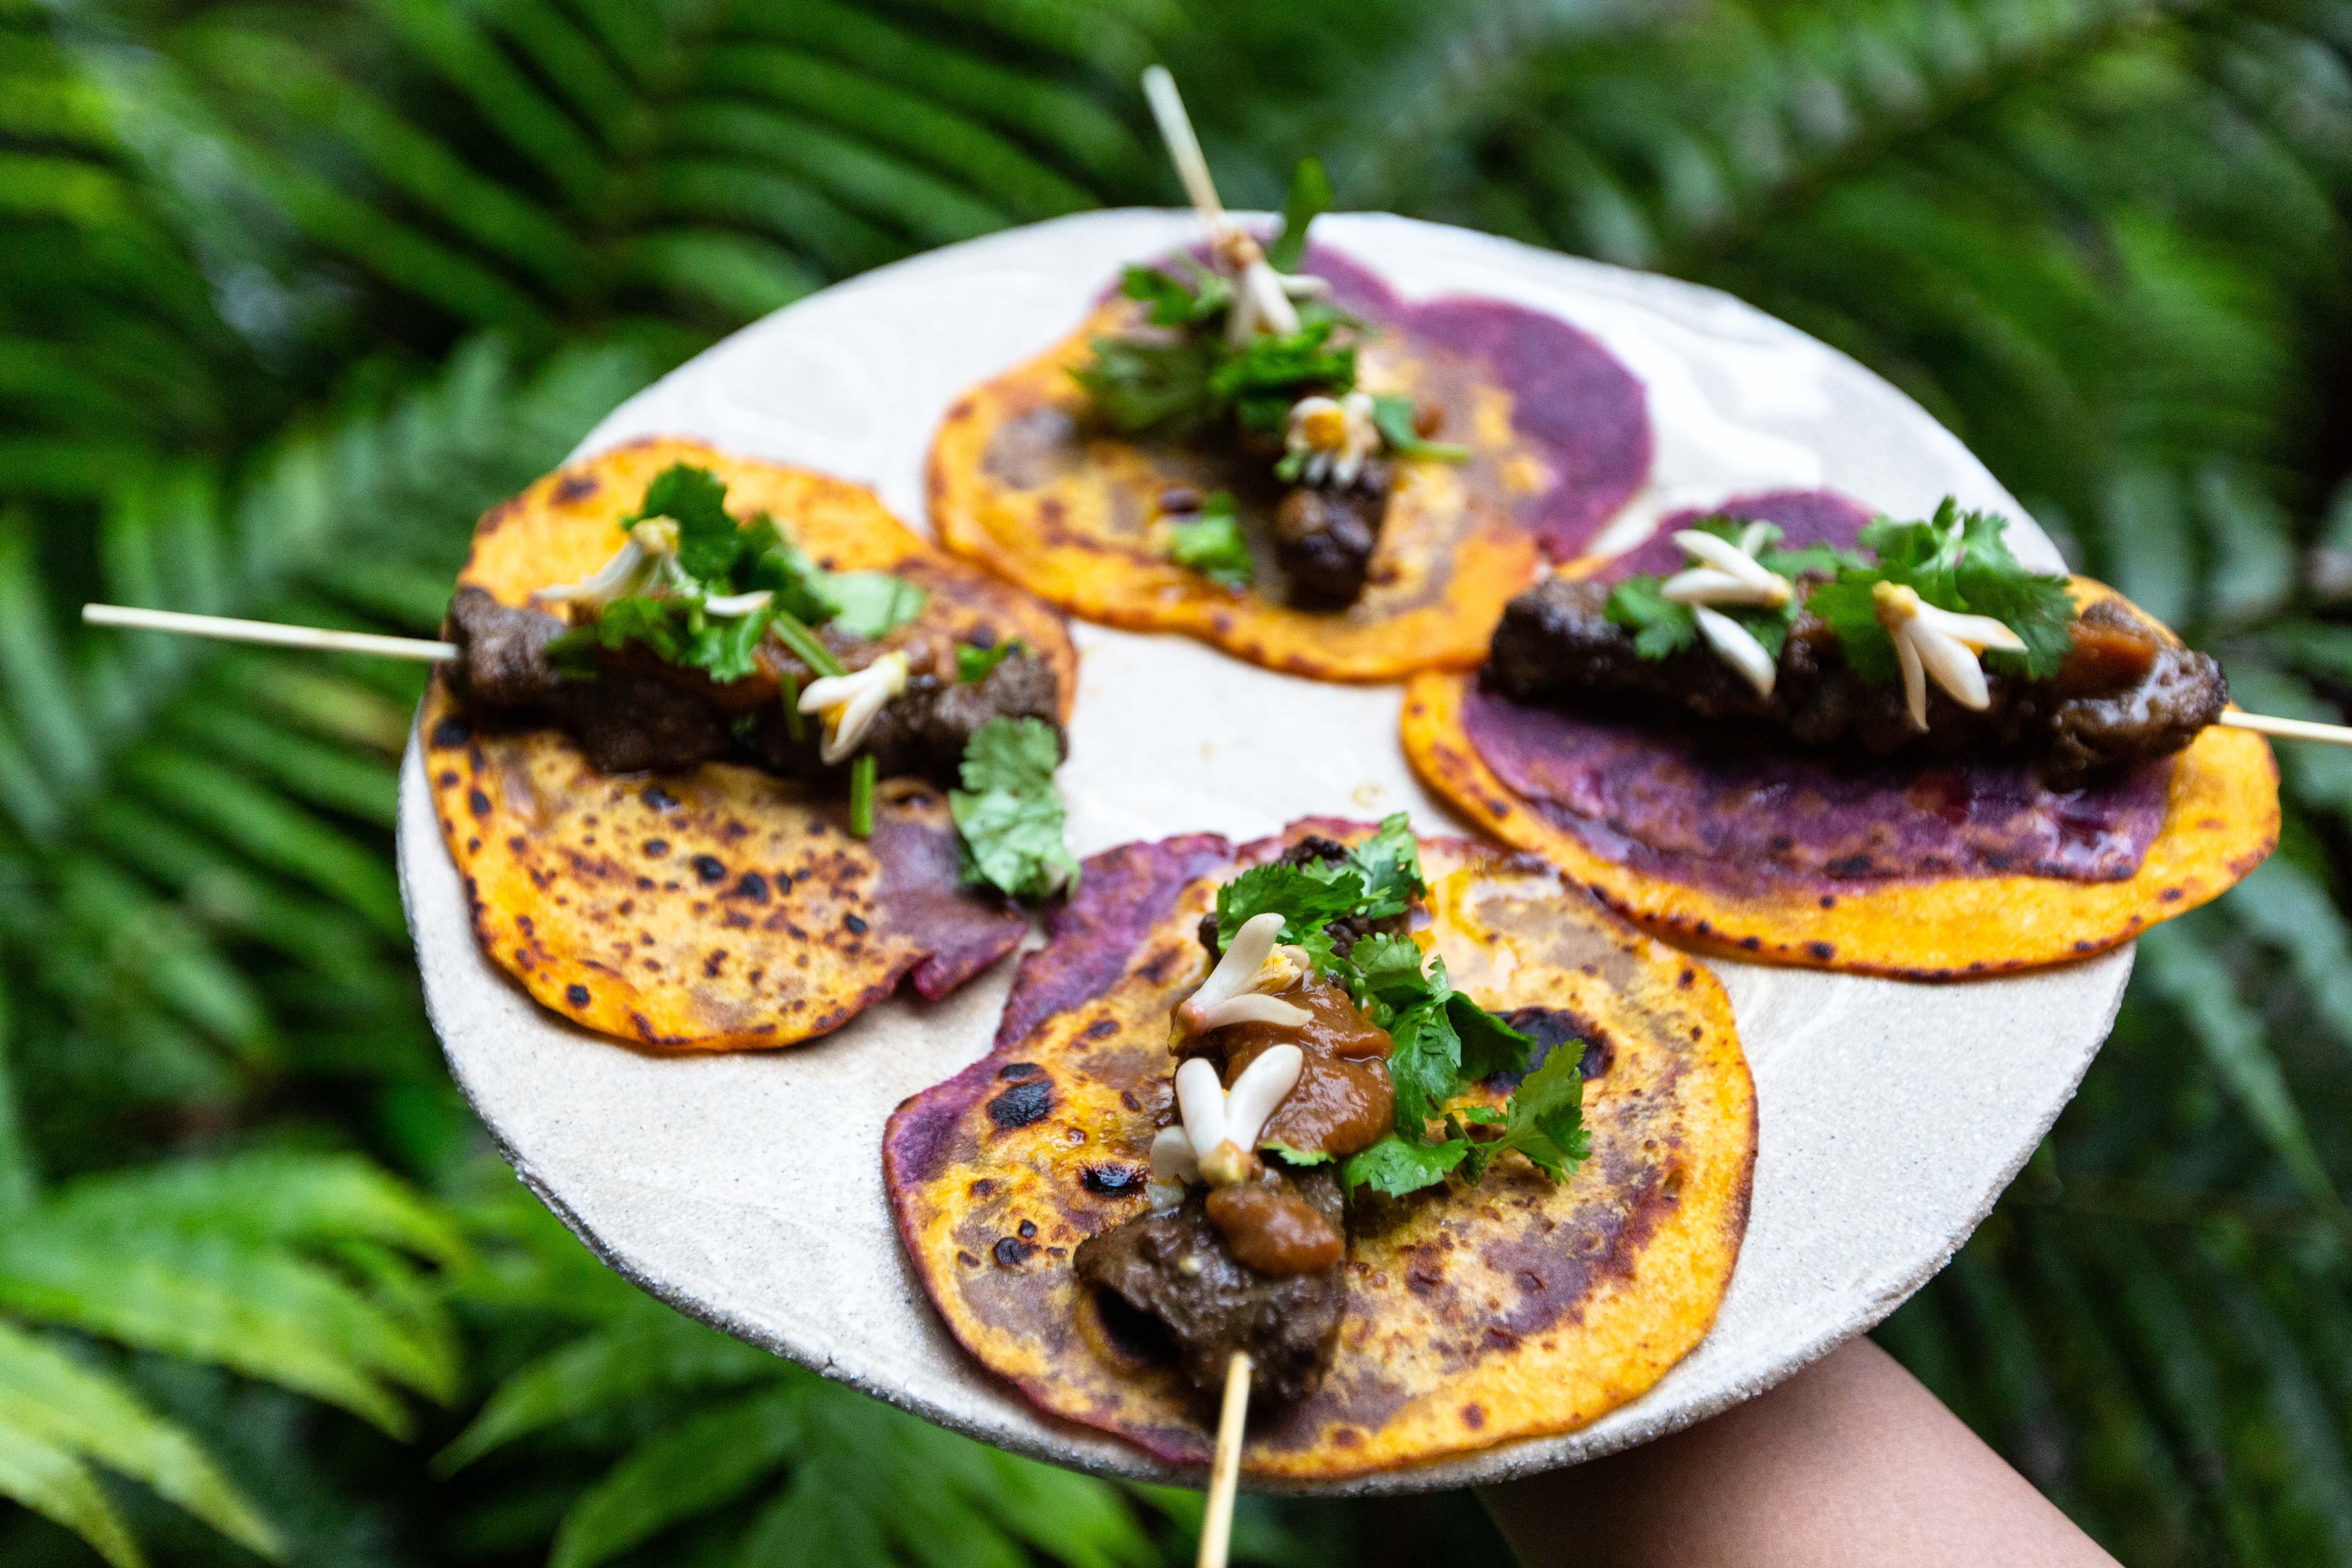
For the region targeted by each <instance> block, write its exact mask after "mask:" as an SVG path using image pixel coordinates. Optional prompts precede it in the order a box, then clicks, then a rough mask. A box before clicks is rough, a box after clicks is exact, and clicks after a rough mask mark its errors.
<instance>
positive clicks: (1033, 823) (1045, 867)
mask: <svg viewBox="0 0 2352 1568" xmlns="http://www.w3.org/2000/svg"><path fill="white" fill-rule="evenodd" d="M1061 761H1062V748H1061V744H1060V742H1058V741H1057V740H1056V739H1055V735H1054V727H1053V726H1052V725H1051V724H1048V723H1046V722H1045V721H1044V720H1042V719H991V720H990V721H988V722H987V723H985V724H982V726H981V727H980V728H979V729H978V730H976V731H973V732H972V737H971V742H970V743H969V744H967V745H966V746H965V748H964V753H963V768H962V772H963V788H961V789H960V790H955V791H951V792H950V794H949V795H948V808H949V810H950V812H952V813H953V814H954V816H955V825H956V831H957V832H958V833H959V834H961V836H962V839H963V846H962V849H961V856H962V861H963V877H964V880H966V881H967V882H985V883H987V884H988V885H990V886H992V887H994V888H998V889H1002V890H1003V891H1005V892H1007V893H1010V894H1012V895H1013V897H1015V898H1020V899H1042V898H1044V897H1045V896H1046V895H1047V894H1049V893H1052V892H1053V891H1055V889H1060V888H1064V887H1066V886H1069V885H1072V884H1074V883H1076V881H1077V878H1078V863H1077V861H1076V858H1073V857H1072V856H1071V854H1070V851H1069V847H1068V846H1066V844H1064V843H1063V842H1062V797H1061V796H1060V795H1058V794H1056V793H1055V789H1054V770H1055V768H1056V767H1058V766H1060V765H1061Z"/></svg>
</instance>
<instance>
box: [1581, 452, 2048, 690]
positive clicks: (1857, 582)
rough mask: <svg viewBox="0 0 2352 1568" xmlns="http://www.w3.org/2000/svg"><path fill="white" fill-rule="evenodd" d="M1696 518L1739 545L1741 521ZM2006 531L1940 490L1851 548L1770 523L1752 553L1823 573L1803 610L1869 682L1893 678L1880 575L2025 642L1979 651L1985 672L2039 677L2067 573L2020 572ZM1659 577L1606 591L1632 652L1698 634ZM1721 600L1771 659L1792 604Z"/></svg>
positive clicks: (1679, 643)
mask: <svg viewBox="0 0 2352 1568" xmlns="http://www.w3.org/2000/svg"><path fill="white" fill-rule="evenodd" d="M1697 526H1698V527H1699V528H1700V529H1702V530H1704V531H1706V532H1708V533H1713V534H1716V535H1717V536H1719V537H1721V538H1724V539H1727V540H1731V541H1734V542H1737V541H1738V539H1739V537H1740V536H1741V534H1742V532H1743V531H1745V530H1746V528H1747V527H1748V524H1747V523H1745V522H1743V521H1740V520H1738V519H1736V518H1728V517H1714V518H1709V519H1707V520H1706V521H1705V522H1702V523H1699V524H1698V525H1697ZM2008 527H2009V520H2008V519H2007V518H2004V517H2001V516H2000V515H1999V514H1998V513H1994V512H1983V511H1962V510H1960V509H1959V503H1958V501H1957V500H1954V499H1953V498H1951V497H1949V496H1947V497H1945V498H1944V501H1943V504H1942V505H1941V506H1939V507H1937V509H1936V515H1935V516H1934V517H1933V518H1931V519H1929V520H1927V521H1924V522H1901V521H1896V520H1895V519H1893V518H1888V517H1882V518H1879V519H1877V520H1876V521H1874V522H1872V523H1870V524H1869V525H1868V526H1867V527H1865V528H1864V529H1863V531H1862V532H1861V534H1860V535H1859V537H1858V538H1857V540H1856V543H1857V544H1858V545H1859V546H1860V549H1859V551H1858V552H1857V551H1848V550H1835V549H1832V548H1831V547H1830V546H1828V545H1822V544H1815V545H1809V546H1807V547H1805V548H1804V549H1801V550H1780V549H1777V548H1774V543H1777V542H1778V540H1779V539H1780V530H1778V529H1777V528H1776V529H1773V530H1772V531H1771V532H1770V533H1769V535H1768V536H1767V538H1768V540H1769V541H1771V542H1772V543H1768V544H1767V545H1766V547H1765V548H1764V549H1763V550H1762V551H1760V552H1758V555H1757V561H1758V563H1759V564H1760V565H1762V566H1763V567H1764V569H1765V570H1766V571H1768V572H1777V573H1779V574H1780V575H1781V576H1783V577H1787V578H1790V579H1791V580H1794V579H1795V578H1797V577H1799V576H1801V575H1804V574H1808V573H1810V574H1814V575H1816V576H1823V575H1825V576H1826V577H1827V578H1828V581H1826V582H1823V583H1821V584H1819V585H1818V586H1816V587H1815V588H1814V589H1813V590H1812V592H1811V594H1810V595H1807V597H1806V598H1805V600H1804V608H1805V609H1806V610H1807V611H1808V612H1810V613H1811V614H1812V615H1814V616H1819V617H1820V618H1821V619H1822V621H1824V622H1826V623H1827V624H1828V626H1829V628H1830V630H1831V631H1832V633H1834V634H1835V635H1836V637H1837V640H1838V648H1839V651H1840V652H1841V653H1843V655H1844V656H1845V660H1846V663H1847V664H1849V665H1850V666H1852V667H1853V669H1854V671H1855V673H1857V674H1858V675H1860V676H1861V677H1862V678H1863V679H1864V680H1867V681H1870V682H1872V683H1873V684H1876V685H1886V684H1891V683H1892V682H1894V681H1895V679H1898V678H1899V677H1900V675H1901V667H1900V665H1899V664H1898V662H1897V660H1896V658H1895V642H1894V639H1893V638H1892V637H1888V636H1887V634H1886V628H1885V626H1882V625H1880V624H1879V620H1878V610H1877V605H1876V602H1875V600H1874V598H1873V596H1872V590H1873V589H1874V588H1875V587H1876V586H1877V585H1878V584H1881V583H1894V584H1900V585H1901V586H1904V587H1907V588H1910V589H1911V590H1913V591H1914V592H1916V594H1917V595H1919V597H1920V598H1921V599H1923V600H1925V601H1926V602H1927V603H1928V604H1930V605H1937V607H1938V608H1941V609H1947V610H1951V611H1954V612H1956V613H1958V614H1962V615H1978V616H1992V617H1993V618H1994V619H1996V620H1998V621H2000V622H2001V623H2002V624H2003V625H2005V626H2008V627H2009V628H2010V629H2011V631H2013V632H2015V633H2017V635H2018V636H2019V637H2021V638H2022V639H2023V640H2024V643H2025V651H2024V652H2022V653H2011V652H2004V651H2002V650H2000V649H1998V648H1995V649H1990V650H1988V651H1987V652H1986V654H1985V655H1984V661H1985V664H1986V666H1987V668H1990V669H1993V670H1996V671H2000V672H2002V673H2006V674H2017V675H2024V676H2026V677H2027V678H2029V679H2035V680H2042V679H2048V678H2049V677H2051V676H2053V675H2055V674H2056V673H2057V672H2058V667H2059V666H2060V665H2061V664H2063V663H2064V662H2065V658H2066V650H2067V649H2068V648H2069V647H2072V646H2073V642H2074V632H2073V626H2074V595H2072V594H2070V593H2069V592H2068V591H2067V587H2066V579H2065V578H2064V577H2063V576H2051V575H2044V574H2037V573H2033V572H2029V571H2028V570H2026V568H2025V567H2024V565H2023V564H2022V563H2020V562H2019V561H2018V559H2017V557H2016V556H2015V555H2014V554H2012V553H2011V551H2010V548H2009V543H2008V541H2007V540H2006V539H2004V538H2003V537H2002V535H2003V533H2004V532H2005V531H2007V529H2008ZM1663 586H1664V578H1661V577H1657V576H1653V575H1643V576H1639V577H1628V578H1627V579H1625V581H1623V582H1622V583H1620V584H1617V586H1616V587H1615V588H1613V589H1612V590H1611V591H1610V595H1609V603H1608V607H1607V614H1608V616H1609V619H1610V620H1611V621H1612V622H1613V623H1615V624H1616V625H1618V626H1623V627H1625V628H1627V629H1628V630H1630V631H1632V632H1633V650H1634V652H1635V653H1637V654H1639V655H1640V656H1641V657H1642V658H1650V659H1659V658H1667V657H1668V656H1670V655H1673V654H1676V653H1680V652H1681V651H1683V650H1684V649H1685V648H1686V647H1690V646H1691V643H1692V641H1693V639H1694V638H1695V637H1696V636H1697V631H1698V624H1697V619H1696V616H1694V615H1693V613H1692V610H1691V607H1690V606H1689V605H1678V604H1675V603H1674V602H1673V601H1672V600H1669V599H1667V598H1666V597H1665V595H1664V594H1663V593H1662V592H1661V591H1660V590H1661V589H1662V587H1663ZM1718 608H1720V609H1721V611H1722V613H1723V614H1725V615H1727V616H1730V617H1731V618H1732V619H1734V620H1736V621H1738V623H1739V624H1740V625H1741V626H1745V627H1747V628H1748V632H1749V633H1750V634H1751V635H1752V636H1753V637H1755V638H1756V640H1757V641H1758V642H1759V643H1761V644H1762V645H1763V646H1764V650H1765V651H1766V652H1767V653H1769V654H1770V655H1771V656H1772V657H1773V658H1779V657H1780V649H1781V647H1782V646H1783V645H1784V644H1785V643H1786V642H1787V640H1788V635H1789V627H1790V625H1792V624H1793V623H1794V622H1795V620H1796V616H1797V605H1796V604H1795V603H1794V602H1791V603H1790V604H1789V605H1785V606H1783V607H1782V608H1780V609H1777V610H1771V609H1763V608H1760V607H1757V606H1753V605H1721V606H1718Z"/></svg>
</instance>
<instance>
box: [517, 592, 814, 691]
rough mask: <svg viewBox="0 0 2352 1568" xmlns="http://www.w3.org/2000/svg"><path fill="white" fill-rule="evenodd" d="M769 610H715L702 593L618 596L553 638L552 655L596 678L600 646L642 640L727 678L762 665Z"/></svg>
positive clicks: (669, 658) (661, 654)
mask: <svg viewBox="0 0 2352 1568" xmlns="http://www.w3.org/2000/svg"><path fill="white" fill-rule="evenodd" d="M769 619H770V615H769V612H767V611H765V610H754V611H752V612H751V614H749V615H745V616H714V615H711V614H709V612H708V611H706V610H705V609H704V608H703V607H702V601H701V600H699V599H656V598H650V597H642V596H641V597H637V598H629V599H615V600H614V601H613V602H612V603H611V604H609V605H605V606H604V610H603V611H602V612H601V613H600V614H599V615H598V616H597V617H596V618H595V619H594V620H593V621H591V622H589V623H588V624H587V625H586V626H574V627H573V628H572V629H571V630H570V631H567V632H562V633H559V634H558V635H557V636H556V637H554V638H552V639H551V641H550V642H549V644H548V651H549V655H550V657H551V658H554V659H555V660H556V661H557V662H558V664H559V665H560V666H562V668H565V669H566V671H567V673H569V672H572V671H575V670H576V671H579V672H581V673H584V674H587V675H589V676H591V677H592V678H593V668H594V667H593V659H592V658H588V654H589V650H590V649H592V648H594V647H604V648H619V647H624V646H625V645H627V644H629V643H641V644H643V645H644V646H645V647H647V648H650V649H651V650H652V651H653V652H654V654H655V655H656V657H658V658H661V659H662V660H663V661H665V662H666V663H669V664H676V665H682V666H685V667H686V668H691V669H698V670H701V671H702V672H703V673H704V674H706V675H708V676H709V677H710V679H713V680H716V681H719V682H721V683H724V682H727V681H730V680H740V679H743V677H745V676H747V675H749V674H751V672H752V671H753V670H754V669H755V668H758V665H757V661H756V660H755V659H754V658H753V657H752V655H753V654H754V653H755V652H756V651H757V649H758V648H759V646H760V639H761V637H765V636H766V635H767V631H768V622H769Z"/></svg>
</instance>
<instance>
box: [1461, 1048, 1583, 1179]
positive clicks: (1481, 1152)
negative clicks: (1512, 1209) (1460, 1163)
mask: <svg viewBox="0 0 2352 1568" xmlns="http://www.w3.org/2000/svg"><path fill="white" fill-rule="evenodd" d="M1583 1058H1584V1046H1583V1043H1582V1042H1581V1041H1577V1040H1563V1041H1561V1042H1560V1043H1559V1045H1557V1046H1554V1047H1552V1048H1551V1054H1550V1055H1549V1056H1547V1057H1546V1058H1544V1064H1543V1066H1541V1067H1539V1068H1536V1070H1535V1071H1533V1072H1531V1073H1529V1074H1528V1076H1527V1079H1526V1080H1525V1081H1524V1082H1522V1083H1521V1084H1520V1085H1519V1088H1518V1092H1517V1093H1516V1094H1514V1095H1512V1096H1511V1098H1510V1100H1508V1101H1507V1103H1506V1104H1505V1105H1504V1107H1503V1135H1502V1136H1501V1137H1500V1138H1498V1139H1496V1140H1495V1141H1494V1142H1491V1143H1474V1144H1472V1145H1471V1146H1470V1152H1469V1165H1470V1170H1469V1176H1470V1180H1471V1181H1472V1182H1474V1183H1475V1182H1477V1181H1479V1180H1480V1179H1482V1178H1483V1177H1484V1176H1485V1175H1486V1170H1487V1167H1489V1166H1491V1165H1492V1164H1493V1163H1495V1162H1496V1160H1499V1159H1501V1158H1502V1157H1503V1156H1504V1155H1505V1154H1509V1153H1518V1154H1522V1155H1524V1156H1526V1158H1527V1159H1528V1163H1531V1164H1533V1165H1534V1166H1535V1167H1536V1168H1537V1169H1538V1170H1539V1171H1541V1172H1543V1173H1545V1174H1546V1175H1548V1176H1549V1177H1550V1178H1551V1179H1552V1180H1553V1181H1555V1182H1558V1181H1564V1180H1566V1179H1567V1177H1568V1174H1569V1173H1570V1171H1572V1170H1573V1169H1575V1167H1576V1166H1577V1165H1578V1164H1579V1163H1581V1162H1582V1161H1583V1159H1584V1158H1585V1156H1586V1155H1587V1154H1588V1153H1589V1152H1591V1147H1590V1140H1589V1139H1588V1138H1587V1136H1586V1134H1585V1131H1584V1072H1583V1068H1582V1065H1581V1064H1582V1062H1583Z"/></svg>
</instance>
